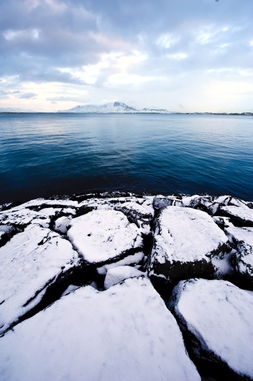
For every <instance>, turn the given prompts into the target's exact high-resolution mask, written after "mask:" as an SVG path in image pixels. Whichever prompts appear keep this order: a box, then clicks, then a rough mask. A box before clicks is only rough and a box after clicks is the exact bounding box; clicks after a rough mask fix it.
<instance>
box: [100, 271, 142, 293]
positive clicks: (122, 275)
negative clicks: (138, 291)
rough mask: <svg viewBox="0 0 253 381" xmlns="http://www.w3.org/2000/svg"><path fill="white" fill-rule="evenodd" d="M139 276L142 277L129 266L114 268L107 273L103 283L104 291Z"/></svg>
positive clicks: (139, 272)
mask: <svg viewBox="0 0 253 381" xmlns="http://www.w3.org/2000/svg"><path fill="white" fill-rule="evenodd" d="M141 275H144V273H143V272H142V271H140V270H137V269H135V268H134V267H131V266H118V267H114V268H112V269H109V270H108V271H107V274H106V277H105V283H104V286H105V289H108V288H110V287H112V286H114V285H115V284H118V283H121V282H122V281H124V280H125V279H128V278H135V277H138V276H141Z"/></svg>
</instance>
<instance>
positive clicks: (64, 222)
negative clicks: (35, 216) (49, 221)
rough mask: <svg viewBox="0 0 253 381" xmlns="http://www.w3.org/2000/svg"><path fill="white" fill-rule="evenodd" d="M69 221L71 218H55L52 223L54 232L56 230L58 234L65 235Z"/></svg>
mask: <svg viewBox="0 0 253 381" xmlns="http://www.w3.org/2000/svg"><path fill="white" fill-rule="evenodd" d="M71 220H72V218H71V217H65V216H63V217H60V218H57V220H56V221H55V223H54V230H56V231H57V232H58V233H61V234H66V233H67V230H68V228H69V227H70V224H71Z"/></svg>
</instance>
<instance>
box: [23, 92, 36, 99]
mask: <svg viewBox="0 0 253 381" xmlns="http://www.w3.org/2000/svg"><path fill="white" fill-rule="evenodd" d="M36 96H37V94H35V93H24V94H21V95H19V98H20V99H31V98H35V97H36Z"/></svg>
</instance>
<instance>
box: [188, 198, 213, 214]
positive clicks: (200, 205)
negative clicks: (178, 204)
mask: <svg viewBox="0 0 253 381" xmlns="http://www.w3.org/2000/svg"><path fill="white" fill-rule="evenodd" d="M212 201H213V198H212V197H211V196H200V195H193V196H184V197H183V198H182V203H183V205H184V206H187V207H190V208H195V209H200V210H204V211H207V210H208V208H209V207H210V205H211V204H212Z"/></svg>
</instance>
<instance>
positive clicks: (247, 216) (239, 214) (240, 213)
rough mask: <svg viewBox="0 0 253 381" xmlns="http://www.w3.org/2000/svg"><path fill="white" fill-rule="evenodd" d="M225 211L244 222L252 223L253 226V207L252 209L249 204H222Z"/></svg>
mask: <svg viewBox="0 0 253 381" xmlns="http://www.w3.org/2000/svg"><path fill="white" fill-rule="evenodd" d="M220 210H222V211H223V212H225V213H226V214H227V215H228V216H229V217H231V218H233V217H236V218H238V219H239V220H241V223H242V224H250V225H252V226H253V209H250V208H249V207H248V206H246V205H243V206H234V205H230V206H222V207H221V208H220Z"/></svg>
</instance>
